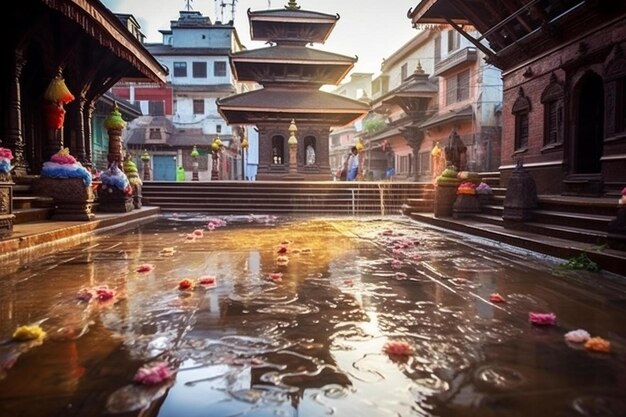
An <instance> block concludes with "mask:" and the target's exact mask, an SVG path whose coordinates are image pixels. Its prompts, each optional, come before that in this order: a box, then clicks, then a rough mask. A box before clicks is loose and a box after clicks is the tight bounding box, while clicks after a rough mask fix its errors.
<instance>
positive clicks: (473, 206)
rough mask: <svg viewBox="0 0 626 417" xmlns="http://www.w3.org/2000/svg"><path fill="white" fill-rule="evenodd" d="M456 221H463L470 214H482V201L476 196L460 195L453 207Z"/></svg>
mask: <svg viewBox="0 0 626 417" xmlns="http://www.w3.org/2000/svg"><path fill="white" fill-rule="evenodd" d="M452 213H453V217H454V218H455V219H461V218H463V217H466V216H467V215H469V214H474V213H480V201H479V200H478V197H477V196H476V195H471V194H459V195H457V196H456V200H455V201H454V204H453V206H452Z"/></svg>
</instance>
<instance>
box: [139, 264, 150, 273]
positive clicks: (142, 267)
mask: <svg viewBox="0 0 626 417" xmlns="http://www.w3.org/2000/svg"><path fill="white" fill-rule="evenodd" d="M152 270H154V265H152V264H141V265H139V266H138V267H137V272H150V271H152Z"/></svg>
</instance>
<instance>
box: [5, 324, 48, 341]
mask: <svg viewBox="0 0 626 417" xmlns="http://www.w3.org/2000/svg"><path fill="white" fill-rule="evenodd" d="M44 337H46V332H45V331H43V329H42V328H41V327H39V326H36V325H35V326H19V327H18V328H17V329H15V331H14V332H13V340H17V341H19V342H25V341H27V340H33V339H40V338H41V339H43V338H44Z"/></svg>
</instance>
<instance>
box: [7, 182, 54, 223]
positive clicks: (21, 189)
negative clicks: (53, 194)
mask: <svg viewBox="0 0 626 417" xmlns="http://www.w3.org/2000/svg"><path fill="white" fill-rule="evenodd" d="M53 209H54V204H53V201H52V198H50V197H43V196H37V195H34V194H33V193H32V191H31V185H30V184H28V183H24V184H16V185H14V186H13V214H14V215H15V220H14V224H20V223H31V222H37V221H44V220H48V219H50V217H51V216H52V211H53Z"/></svg>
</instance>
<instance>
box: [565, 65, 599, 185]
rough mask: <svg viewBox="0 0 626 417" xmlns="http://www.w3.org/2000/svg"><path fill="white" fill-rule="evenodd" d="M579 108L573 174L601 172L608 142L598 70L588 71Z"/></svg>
mask: <svg viewBox="0 0 626 417" xmlns="http://www.w3.org/2000/svg"><path fill="white" fill-rule="evenodd" d="M577 91H578V93H577V100H576V102H577V103H578V109H577V110H576V112H575V117H576V137H575V139H574V147H573V152H574V155H573V161H574V165H573V168H574V172H573V174H598V173H600V171H601V168H602V166H601V161H600V158H601V157H602V147H603V142H604V84H603V82H602V78H600V77H599V76H598V75H597V74H595V73H588V74H585V75H584V76H583V78H582V79H581V80H580V83H579V86H578V88H577Z"/></svg>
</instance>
